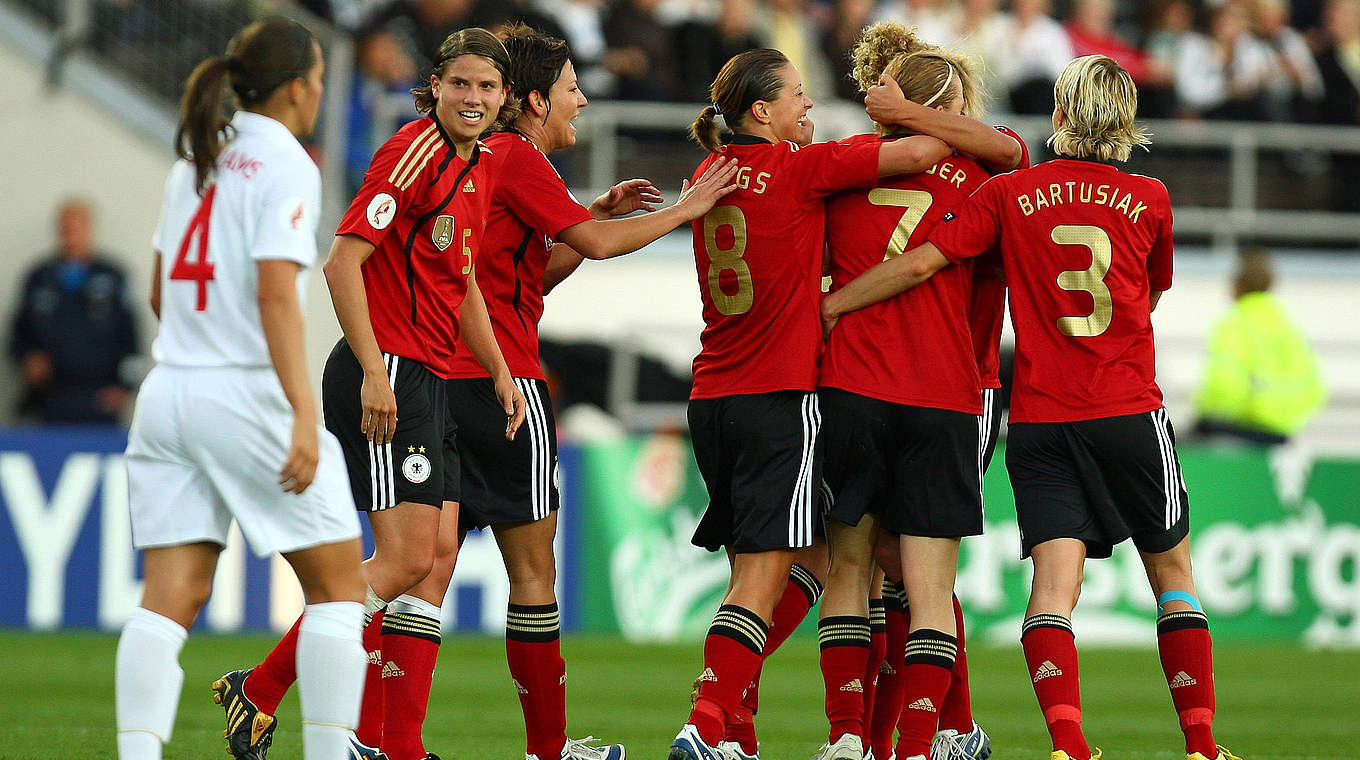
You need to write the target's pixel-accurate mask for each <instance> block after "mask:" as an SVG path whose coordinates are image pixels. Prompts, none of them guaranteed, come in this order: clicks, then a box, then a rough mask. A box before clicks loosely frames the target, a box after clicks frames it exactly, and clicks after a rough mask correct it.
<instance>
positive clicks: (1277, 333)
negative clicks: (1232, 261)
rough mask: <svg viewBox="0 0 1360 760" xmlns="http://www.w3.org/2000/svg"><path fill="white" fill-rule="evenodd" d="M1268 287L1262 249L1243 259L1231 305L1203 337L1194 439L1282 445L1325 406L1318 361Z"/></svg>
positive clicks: (1266, 262) (1268, 267) (1270, 275)
mask: <svg viewBox="0 0 1360 760" xmlns="http://www.w3.org/2000/svg"><path fill="white" fill-rule="evenodd" d="M1273 280H1274V272H1273V271H1272V268H1271V263H1270V255H1269V254H1268V253H1267V252H1266V251H1265V250H1263V249H1259V248H1257V249H1252V250H1249V251H1246V252H1245V253H1243V255H1242V257H1241V260H1240V261H1239V264H1238V269H1237V274H1236V276H1235V277H1234V279H1233V297H1234V299H1235V303H1234V304H1233V306H1232V309H1231V310H1229V311H1228V313H1227V314H1225V315H1224V316H1223V317H1222V318H1221V319H1220V320H1219V321H1218V323H1217V324H1215V325H1214V327H1213V330H1212V331H1211V332H1210V334H1209V343H1208V349H1207V351H1208V356H1207V358H1206V367H1205V372H1204V381H1203V383H1202V384H1201V385H1200V389H1199V392H1198V394H1196V396H1195V406H1196V408H1197V409H1198V411H1199V422H1198V423H1197V424H1196V426H1195V432H1196V433H1199V434H1201V435H1207V436H1223V437H1229V438H1232V439H1234V440H1239V441H1248V442H1252V443H1263V444H1277V443H1284V442H1285V441H1286V440H1287V439H1288V438H1289V437H1290V436H1292V435H1294V434H1295V433H1297V432H1298V431H1299V430H1300V429H1302V428H1303V426H1304V424H1305V423H1307V422H1308V419H1309V418H1310V417H1312V416H1313V414H1314V413H1316V412H1317V410H1318V409H1319V408H1321V406H1322V404H1323V401H1325V400H1326V396H1327V391H1326V387H1325V386H1324V384H1323V380H1322V374H1321V372H1320V371H1319V369H1318V362H1317V357H1316V356H1314V355H1313V352H1312V350H1311V349H1310V348H1309V347H1308V341H1307V339H1305V338H1304V336H1303V333H1302V332H1301V331H1300V330H1299V328H1298V327H1297V326H1296V325H1295V324H1294V322H1293V320H1291V319H1290V318H1289V314H1288V313H1287V312H1286V310H1285V308H1284V303H1283V302H1281V301H1280V299H1279V298H1277V297H1276V296H1273V295H1271V294H1270V293H1269V292H1268V291H1269V290H1270V286H1271V283H1272V281H1273Z"/></svg>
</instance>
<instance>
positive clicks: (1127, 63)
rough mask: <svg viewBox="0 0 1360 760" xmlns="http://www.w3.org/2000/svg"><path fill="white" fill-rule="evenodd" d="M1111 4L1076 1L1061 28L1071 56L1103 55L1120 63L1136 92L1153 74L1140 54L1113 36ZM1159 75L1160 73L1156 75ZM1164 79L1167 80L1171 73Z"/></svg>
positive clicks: (1111, 1)
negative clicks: (1069, 43) (1070, 44)
mask: <svg viewBox="0 0 1360 760" xmlns="http://www.w3.org/2000/svg"><path fill="white" fill-rule="evenodd" d="M1114 12H1115V7H1114V0H1076V2H1074V3H1072V11H1071V13H1070V14H1069V15H1068V17H1067V23H1066V24H1064V28H1065V29H1066V30H1067V37H1068V39H1069V40H1071V41H1072V55H1073V56H1075V57H1078V58H1080V57H1081V56H1084V55H1104V56H1109V57H1110V58H1113V59H1115V60H1116V61H1119V65H1120V66H1123V67H1124V70H1125V71H1127V72H1129V76H1131V77H1133V81H1134V84H1136V85H1138V87H1139V88H1142V87H1144V86H1145V85H1146V84H1147V81H1148V78H1149V76H1150V75H1151V74H1152V73H1153V72H1152V69H1151V68H1150V66H1149V62H1148V59H1147V56H1145V55H1143V51H1141V50H1139V49H1138V48H1136V47H1134V46H1133V45H1130V44H1129V43H1127V42H1125V41H1124V40H1122V39H1120V38H1119V35H1117V34H1115V30H1114ZM1159 73H1160V72H1159ZM1164 79H1166V80H1169V79H1170V72H1169V71H1168V72H1167V73H1166V76H1165V77H1164Z"/></svg>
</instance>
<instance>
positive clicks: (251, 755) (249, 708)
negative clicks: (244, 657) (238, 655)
mask: <svg viewBox="0 0 1360 760" xmlns="http://www.w3.org/2000/svg"><path fill="white" fill-rule="evenodd" d="M248 675H250V670H249V669H248V670H233V671H231V672H230V673H227V674H225V675H223V676H222V677H221V678H219V679H217V680H216V681H213V685H212V688H213V701H214V702H216V703H217V704H219V705H222V709H224V710H226V712H227V728H226V730H225V731H223V732H222V736H223V737H225V738H226V740H227V753H228V754H231V755H233V756H235V757H236V760H265V755H266V754H268V753H269V745H270V744H272V743H273V741H274V716H273V715H270V714H269V713H266V712H261V711H260V709H259V708H258V707H256V706H255V703H254V702H251V701H250V699H249V698H247V697H246V693H245V688H244V687H245V683H246V676H248Z"/></svg>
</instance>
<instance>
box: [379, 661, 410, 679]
mask: <svg viewBox="0 0 1360 760" xmlns="http://www.w3.org/2000/svg"><path fill="white" fill-rule="evenodd" d="M404 675H406V671H404V670H402V669H401V668H399V667H397V663H395V662H393V661H392V660H388V661H387V662H385V663H383V669H382V677H383V678H396V677H397V676H404Z"/></svg>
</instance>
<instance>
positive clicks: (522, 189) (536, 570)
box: [382, 26, 736, 760]
mask: <svg viewBox="0 0 1360 760" xmlns="http://www.w3.org/2000/svg"><path fill="white" fill-rule="evenodd" d="M505 45H506V49H507V50H508V51H509V55H510V69H509V79H510V81H511V82H512V83H513V84H512V98H513V99H514V100H516V101H518V102H520V103H521V104H522V112H521V113H520V114H519V116H518V117H517V118H511V119H509V120H508V121H507V122H506V123H507V124H509V128H508V129H506V130H504V131H500V132H497V133H495V134H492V135H491V136H489V137H488V138H487V139H486V143H485V145H486V148H487V151H488V152H489V153H490V154H491V156H492V159H491V160H493V161H494V162H495V167H496V169H497V172H498V173H500V174H501V175H502V176H503V177H505V179H504V180H503V181H500V182H498V183H497V184H496V187H495V190H494V192H490V191H489V194H490V199H491V201H490V202H491V209H490V214H489V217H488V221H487V225H486V234H485V237H484V238H483V242H482V245H481V248H480V251H479V252H478V260H477V270H478V283H479V288H480V289H481V291H482V293H483V294H484V300H485V302H486V306H487V310H488V312H489V313H490V317H491V324H492V326H493V329H494V331H495V334H496V340H497V342H498V344H499V345H500V347H501V350H502V351H504V352H505V355H506V360H507V363H508V365H509V369H510V373H511V375H513V376H514V382H515V384H516V385H517V386H518V387H519V389H520V390H521V391H522V392H523V393H524V395H525V397H526V398H528V400H529V404H528V412H527V417H526V424H527V429H526V431H525V432H526V433H527V435H521V436H519V437H518V438H517V439H516V440H514V441H506V440H505V438H504V437H502V436H501V435H500V434H499V431H498V430H497V427H496V426H497V424H498V419H499V418H501V417H503V415H504V411H503V409H502V405H501V402H500V400H499V398H498V397H497V394H496V389H495V386H494V384H493V382H492V379H491V377H490V376H489V375H488V372H487V370H486V369H485V368H484V367H483V366H482V365H481V364H479V363H478V362H476V361H475V360H474V359H473V357H472V356H471V355H469V352H468V351H467V349H466V347H465V344H464V343H463V342H462V341H461V340H460V342H459V344H458V350H456V351H455V352H454V358H453V361H452V364H451V366H450V370H449V375H450V377H452V378H453V379H452V380H450V381H449V383H448V389H449V390H448V395H449V399H448V400H449V409H450V411H451V414H452V417H453V420H454V422H455V424H456V425H457V428H458V431H459V438H458V454H459V458H460V461H461V470H462V477H463V488H462V501H461V504H459V505H453V509H455V510H458V511H456V512H454V514H457V515H458V516H459V522H460V523H461V529H462V531H464V532H465V531H466V530H468V529H470V528H484V527H486V526H488V525H489V526H491V529H492V531H493V534H494V536H495V539H496V543H497V545H498V546H499V547H500V550H501V556H502V558H503V559H504V561H505V568H506V573H507V575H508V576H509V579H510V599H509V605H508V609H507V611H506V631H505V635H506V655H507V660H508V662H509V667H510V675H511V678H512V679H513V683H514V684H515V688H516V691H517V692H518V695H519V699H520V705H521V707H522V709H523V711H524V723H525V732H526V737H527V747H526V750H525V751H526V754H527V755H528V757H530V758H533V759H534V760H538V759H539V758H541V759H542V760H558V758H563V759H568V758H570V759H572V760H575V759H576V758H582V759H590V760H593V759H595V758H599V759H600V760H618V758H622V757H623V755H624V749H623V747H622V746H619V745H612V746H606V747H603V748H600V747H592V746H589V745H587V744H585V743H584V741H580V740H568V739H567V735H566V720H567V716H566V680H565V679H566V665H565V662H564V661H563V659H562V655H561V647H560V629H559V624H558V608H557V596H556V591H555V581H556V559H555V557H554V556H553V538H554V537H555V536H556V533H557V512H556V510H557V507H558V485H557V430H556V426H555V425H554V422H553V416H552V407H551V402H550V399H549V398H548V390H547V385H546V383H545V382H544V377H543V370H542V367H541V366H540V364H539V358H538V321H539V319H540V318H541V317H542V315H543V295H544V292H545V289H546V288H547V287H550V286H551V285H554V284H556V283H557V282H560V281H561V280H562V279H563V278H565V277H566V276H567V275H569V274H570V273H571V271H572V270H573V269H574V268H575V267H576V266H577V265H579V264H580V262H581V260H582V256H586V257H589V258H594V259H603V258H609V257H612V256H618V255H620V254H625V253H629V252H631V251H634V250H636V249H638V248H640V247H642V246H644V245H646V244H647V243H650V242H652V241H654V240H656V239H657V238H659V237H661V236H662V235H664V234H666V233H668V232H670V231H671V230H673V229H674V228H675V227H677V226H679V225H680V224H683V223H685V222H688V221H690V220H692V219H695V218H697V217H699V216H701V215H702V214H704V213H705V212H706V211H708V210H709V209H710V208H711V207H712V205H713V202H714V201H715V200H717V199H718V198H720V197H722V196H723V195H725V194H726V193H728V192H730V191H731V190H733V189H735V186H732V185H731V184H730V182H731V178H732V176H733V175H734V174H735V173H736V167H735V165H729V166H718V167H715V169H714V171H712V172H710V174H709V175H708V176H706V177H703V178H700V179H699V180H697V181H696V182H695V184H694V185H693V186H692V187H688V188H686V189H684V190H683V191H682V193H681V197H680V200H679V201H678V202H677V203H676V205H674V206H672V207H670V208H667V209H663V210H660V211H656V212H654V213H650V214H646V215H642V216H638V217H634V218H629V219H618V220H609V221H601V219H608V217H610V216H612V215H614V214H624V213H629V212H632V211H635V210H638V209H646V210H649V211H650V210H651V206H650V204H651V203H654V202H656V201H659V200H660V199H661V198H660V195H659V194H658V193H657V190H656V188H655V187H653V186H652V185H651V183H649V182H646V181H643V180H631V181H629V182H625V183H621V184H620V185H618V186H616V187H615V188H614V189H613V190H611V191H610V193H608V194H606V195H604V196H601V197H600V198H598V199H596V201H595V202H594V203H593V204H592V205H591V208H589V209H587V208H586V207H585V206H582V205H581V204H579V203H577V202H576V200H575V198H573V197H572V194H571V192H570V191H568V190H567V186H566V183H565V182H563V181H562V178H561V177H560V176H559V175H558V174H557V172H556V170H554V169H553V167H552V165H551V164H550V163H548V160H547V154H549V153H552V152H554V151H557V150H561V149H563V148H568V147H571V146H572V145H573V144H575V142H576V128H575V127H573V126H572V121H573V120H574V119H575V118H576V116H577V114H579V112H580V110H581V108H583V107H585V105H586V98H585V96H584V95H583V94H582V93H581V90H580V88H579V86H578V85H577V81H576V72H575V69H574V68H573V66H572V62H571V51H570V50H569V49H568V48H567V44H566V43H565V42H563V41H562V40H558V39H554V38H552V37H548V36H545V35H542V34H539V33H538V32H535V31H534V30H532V29H530V28H528V27H526V26H518V27H513V28H511V29H510V30H508V32H507V34H506V37H505ZM503 121H505V120H503ZM728 163H729V164H730V162H728ZM596 217H599V218H600V219H597V218H596ZM555 240H556V241H561V242H562V243H563V245H554V243H553V241H555ZM568 246H570V248H568ZM545 279H546V281H545ZM448 548H450V549H452V550H453V551H451V552H445V553H442V554H441V555H440V556H439V558H438V559H437V560H436V562H435V567H434V570H432V571H431V573H430V574H429V575H428V576H426V578H425V580H423V581H421V582H420V583H419V584H418V585H417V586H416V587H415V588H413V589H411V590H410V591H409V592H407V593H406V594H404V595H402V596H400V597H398V598H397V599H396V600H395V601H393V603H392V605H390V606H389V609H388V612H387V615H386V617H385V618H384V621H383V647H382V648H383V653H384V656H385V657H389V658H392V659H399V660H400V662H401V663H402V670H403V671H404V675H402V676H395V677H393V678H388V679H385V680H384V684H385V687H386V689H387V697H388V708H387V710H386V718H385V721H384V744H383V750H384V751H385V752H386V753H387V754H388V755H389V756H391V757H392V760H408V759H409V758H421V757H424V756H425V753H424V752H423V750H422V749H421V747H420V744H419V740H420V737H419V726H420V722H419V720H418V719H416V720H415V721H414V723H412V722H411V721H412V718H411V714H412V711H411V710H410V709H409V707H408V708H407V709H405V710H404V711H398V710H394V709H393V707H394V705H393V703H392V700H391V697H392V695H393V689H394V688H399V689H401V690H402V691H403V692H405V691H408V690H410V689H413V688H415V687H417V686H418V687H420V688H422V689H423V691H421V692H419V693H412V694H410V695H409V696H407V697H403V698H401V699H400V700H399V703H400V704H402V705H408V706H409V705H411V704H416V703H419V705H420V706H421V708H422V709H421V711H420V715H423V714H424V713H423V706H424V703H425V701H426V700H427V699H428V694H429V683H430V681H429V676H430V674H431V672H432V670H433V667H434V659H435V655H436V653H437V647H438V639H437V638H435V637H432V636H431V634H430V633H428V632H430V631H434V632H437V631H438V629H439V622H440V619H439V606H440V604H441V603H442V601H443V599H444V594H445V592H446V591H447V590H448V585H449V580H450V576H451V575H452V573H453V571H454V562H455V561H456V557H457V554H456V548H457V547H456V545H455V546H452V547H448ZM403 608H404V609H403ZM399 609H400V610H402V611H400V612H398V611H397V610H399ZM436 635H437V634H436ZM394 724H404V725H413V726H414V728H415V731H413V732H412V731H403V732H402V733H401V736H398V737H393V738H391V739H389V737H390V736H392V731H391V729H392V726H393V725H394Z"/></svg>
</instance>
